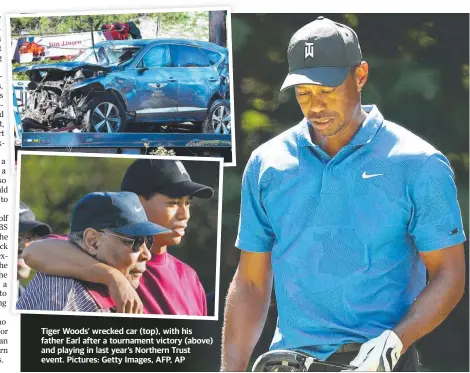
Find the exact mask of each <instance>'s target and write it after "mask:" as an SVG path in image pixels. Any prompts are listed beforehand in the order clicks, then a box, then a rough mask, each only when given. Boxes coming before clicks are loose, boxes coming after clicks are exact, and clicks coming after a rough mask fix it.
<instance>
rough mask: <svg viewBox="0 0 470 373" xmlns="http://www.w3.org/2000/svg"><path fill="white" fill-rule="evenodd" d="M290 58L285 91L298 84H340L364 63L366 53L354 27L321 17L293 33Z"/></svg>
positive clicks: (282, 88)
mask: <svg viewBox="0 0 470 373" xmlns="http://www.w3.org/2000/svg"><path fill="white" fill-rule="evenodd" d="M287 59H288V60H289V74H288V75H287V77H286V79H285V80H284V83H283V84H282V87H281V91H282V90H284V89H286V88H289V87H292V86H295V85H298V84H315V85H322V86H327V87H338V86H339V85H341V84H343V82H344V80H345V79H346V76H347V75H348V73H349V71H350V69H351V67H353V66H356V65H359V64H360V63H361V61H362V53H361V47H360V45H359V39H358V38H357V35H356V33H355V32H354V31H353V29H351V28H350V27H348V26H345V25H342V24H341V23H337V22H333V21H331V20H329V19H328V18H325V17H318V18H317V19H316V20H315V21H313V22H310V23H309V24H307V25H305V26H304V27H302V28H301V29H299V30H298V31H297V32H296V33H295V34H294V35H293V36H292V38H291V40H290V42H289V47H288V49H287Z"/></svg>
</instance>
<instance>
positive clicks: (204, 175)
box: [20, 154, 220, 293]
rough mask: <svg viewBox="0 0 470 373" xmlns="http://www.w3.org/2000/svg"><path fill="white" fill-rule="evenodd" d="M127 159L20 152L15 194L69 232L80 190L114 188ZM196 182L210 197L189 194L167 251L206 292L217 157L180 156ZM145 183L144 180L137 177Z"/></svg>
mask: <svg viewBox="0 0 470 373" xmlns="http://www.w3.org/2000/svg"><path fill="white" fill-rule="evenodd" d="M133 161H134V160H133V159H129V158H102V157H83V156H44V155H35V154H23V155H22V158H21V176H20V178H21V184H20V199H21V200H22V201H24V202H25V203H26V204H27V205H28V206H29V207H30V208H31V209H32V210H33V212H34V213H35V214H36V218H37V219H38V220H39V221H44V222H47V223H48V224H50V225H51V227H52V228H53V231H54V233H57V234H66V233H68V232H69V223H70V217H71V212H72V209H73V206H74V205H75V203H76V202H77V201H78V200H79V199H80V198H81V197H83V196H84V195H85V194H87V193H90V192H94V191H95V192H96V191H119V189H120V185H121V180H122V177H123V175H124V173H125V171H126V169H127V167H128V166H129V165H130V164H131V163H132V162H133ZM183 163H184V165H185V167H186V170H187V171H188V173H189V174H190V175H191V178H192V180H193V181H195V182H200V183H202V184H206V185H209V186H211V187H212V188H213V189H214V191H215V195H214V197H213V198H212V199H210V200H206V199H200V198H194V199H193V203H192V206H191V216H192V219H191V220H190V222H189V225H188V229H187V230H186V235H185V237H184V239H183V241H182V243H181V244H180V245H178V246H175V247H170V248H169V252H170V253H171V254H173V255H175V256H176V257H178V258H180V259H181V260H183V261H184V262H185V263H188V264H189V265H190V266H191V267H193V268H194V269H195V270H196V271H197V272H198V275H199V278H200V279H201V282H202V284H203V286H204V288H205V290H206V292H208V293H209V292H212V291H214V290H215V280H216V279H215V275H216V270H215V269H216V257H217V255H216V253H217V250H216V249H217V221H218V220H217V211H218V189H219V188H218V186H219V167H220V164H219V162H214V161H183ZM142 182H143V183H144V182H145V179H144V180H142Z"/></svg>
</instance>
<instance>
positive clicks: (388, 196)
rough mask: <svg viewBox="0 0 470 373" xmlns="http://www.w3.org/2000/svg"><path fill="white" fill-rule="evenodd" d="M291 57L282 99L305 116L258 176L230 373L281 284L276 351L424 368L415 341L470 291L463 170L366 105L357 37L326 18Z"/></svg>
mask: <svg viewBox="0 0 470 373" xmlns="http://www.w3.org/2000/svg"><path fill="white" fill-rule="evenodd" d="M287 56H288V61H289V73H288V75H287V77H286V79H285V81H284V83H283V84H282V88H281V90H284V89H288V88H290V89H294V90H295V95H296V99H297V102H298V104H299V106H300V109H301V111H302V113H303V115H304V117H305V118H304V119H303V120H302V121H301V122H300V123H299V124H298V125H296V126H294V127H292V128H291V129H289V130H287V131H285V132H284V133H282V134H280V135H278V136H277V137H275V138H273V139H272V140H270V141H268V142H267V143H265V144H263V145H261V146H260V147H259V148H258V149H256V150H254V152H253V153H252V155H251V158H250V159H249V161H248V163H247V165H246V169H245V173H244V176H243V182H242V200H241V214H240V225H239V232H238V238H237V241H236V246H237V247H238V248H239V249H240V250H241V255H240V262H239V265H238V269H237V271H236V273H235V276H234V278H233V281H232V283H231V285H230V288H229V291H228V295H227V301H226V309H225V324H224V328H223V347H222V369H223V370H230V371H233V370H235V371H243V370H245V369H246V368H247V366H248V362H249V360H250V355H251V353H252V351H253V348H254V347H255V345H256V343H257V341H258V338H259V336H260V334H261V331H262V330H263V326H264V322H265V319H266V315H267V312H268V305H269V301H270V296H271V290H272V284H273V278H274V284H275V293H276V300H277V310H278V316H279V318H278V323H277V328H276V332H275V334H274V337H273V340H272V344H271V350H282V349H284V350H299V351H302V352H305V353H307V354H309V355H311V356H314V357H315V358H317V359H321V360H327V361H334V362H337V363H342V364H351V365H352V366H354V367H357V370H359V371H375V370H379V369H382V370H388V371H390V370H405V371H413V370H417V369H418V368H419V366H418V356H417V352H416V349H415V347H414V343H415V342H416V341H417V340H418V339H420V338H421V337H423V336H424V335H426V334H428V333H429V332H431V331H432V330H433V329H434V328H436V327H437V326H438V325H439V324H440V323H441V322H442V321H443V320H444V319H445V318H446V317H447V316H448V315H449V313H450V311H451V310H452V309H453V308H454V307H455V305H456V304H457V303H458V301H459V300H460V298H461V297H462V295H463V290H464V283H465V264H464V250H463V245H462V243H463V242H464V241H465V235H464V232H463V228H462V220H461V215H460V209H459V205H458V202H457V196H456V187H455V184H454V179H453V176H454V175H453V172H452V169H451V167H450V165H449V162H448V160H447V159H446V157H445V156H444V155H443V154H442V153H441V152H439V151H438V150H437V149H435V148H434V147H433V146H432V145H430V144H428V143H426V142H425V141H424V140H423V139H421V138H419V137H418V136H416V135H414V134H413V133H411V132H409V131H408V130H406V129H405V128H403V127H401V126H399V125H397V124H395V123H392V122H390V121H388V120H386V119H384V117H383V116H382V114H381V113H380V110H379V108H378V107H376V106H374V105H368V106H362V105H361V92H362V90H363V88H364V86H365V84H366V82H367V77H368V72H369V66H368V64H367V62H365V61H363V60H362V55H361V49H360V46H359V40H358V37H357V35H356V33H355V32H354V31H353V30H352V29H351V28H349V27H347V26H345V25H342V24H339V23H336V22H332V21H331V20H329V19H326V18H324V17H319V18H318V19H316V20H315V21H313V22H311V23H309V24H307V25H306V26H304V27H302V28H301V29H299V30H298V31H297V32H296V33H295V34H294V35H293V36H292V38H291V40H290V43H289V47H288V51H287ZM426 270H427V272H428V276H429V281H427V282H426ZM317 368H318V369H319V370H322V369H325V367H324V366H323V365H319V366H318V367H317ZM310 369H315V366H314V365H312V366H310Z"/></svg>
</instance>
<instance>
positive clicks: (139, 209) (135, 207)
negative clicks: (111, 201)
mask: <svg viewBox="0 0 470 373" xmlns="http://www.w3.org/2000/svg"><path fill="white" fill-rule="evenodd" d="M134 210H135V212H141V211H142V207H139V208H137V206H134Z"/></svg>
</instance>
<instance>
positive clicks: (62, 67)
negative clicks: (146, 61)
mask: <svg viewBox="0 0 470 373" xmlns="http://www.w3.org/2000/svg"><path fill="white" fill-rule="evenodd" d="M83 68H87V69H90V70H95V71H103V72H108V71H109V70H110V69H109V68H107V67H105V66H101V65H97V64H92V63H88V62H83V61H66V62H58V63H46V64H37V65H30V66H20V67H17V68H15V69H13V72H15V73H26V74H28V72H31V71H44V72H47V71H53V70H55V71H63V72H70V71H72V72H73V71H77V70H79V69H83Z"/></svg>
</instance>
